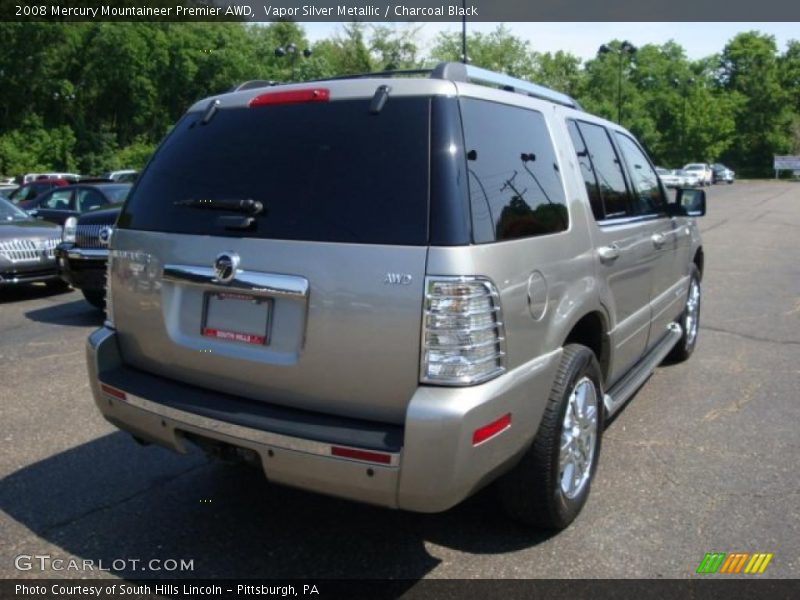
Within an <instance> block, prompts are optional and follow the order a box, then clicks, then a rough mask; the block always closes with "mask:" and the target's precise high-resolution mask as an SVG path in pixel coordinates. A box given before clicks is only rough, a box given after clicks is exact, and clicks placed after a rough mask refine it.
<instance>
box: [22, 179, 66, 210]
mask: <svg viewBox="0 0 800 600" xmlns="http://www.w3.org/2000/svg"><path fill="white" fill-rule="evenodd" d="M71 183H72V182H70V181H67V180H66V179H39V180H35V181H31V182H30V183H25V184H23V185H21V186H20V187H18V188H17V189H16V190H14V191H13V192H11V194H9V196H8V199H9V200H11V202H13V203H14V204H17V205H18V206H20V208H22V209H24V208H25V204H27V203H29V202H32V201H33V200H35V199H36V198H38V197H39V196H41V195H42V194H44V193H45V192H49V191H50V190H52V189H54V188H60V187H65V186H68V185H70V184H71Z"/></svg>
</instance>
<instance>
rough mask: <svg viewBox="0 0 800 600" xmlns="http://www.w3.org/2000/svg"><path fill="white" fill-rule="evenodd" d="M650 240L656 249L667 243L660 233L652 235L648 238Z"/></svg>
mask: <svg viewBox="0 0 800 600" xmlns="http://www.w3.org/2000/svg"><path fill="white" fill-rule="evenodd" d="M650 239H651V240H652V241H653V245H654V246H655V247H656V248H661V246H663V245H664V244H665V243H666V241H667V237H666V236H665V235H664V234H661V233H654V234H653V235H652V236H650Z"/></svg>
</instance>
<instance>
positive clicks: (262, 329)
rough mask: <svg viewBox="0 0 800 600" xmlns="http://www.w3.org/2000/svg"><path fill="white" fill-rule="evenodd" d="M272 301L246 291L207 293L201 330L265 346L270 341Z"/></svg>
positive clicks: (217, 336)
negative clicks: (245, 292) (238, 292)
mask: <svg viewBox="0 0 800 600" xmlns="http://www.w3.org/2000/svg"><path fill="white" fill-rule="evenodd" d="M271 313H272V303H271V301H270V300H269V299H268V298H259V297H256V296H249V295H247V294H235V293H228V292H219V293H218V292H214V293H209V294H207V295H206V302H205V317H204V319H203V328H202V334H203V335H204V336H205V337H210V338H214V339H217V340H225V341H228V342H239V343H242V344H253V345H256V346H265V345H267V344H268V343H269V325H270V316H271Z"/></svg>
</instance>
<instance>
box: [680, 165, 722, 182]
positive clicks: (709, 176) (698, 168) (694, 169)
mask: <svg viewBox="0 0 800 600" xmlns="http://www.w3.org/2000/svg"><path fill="white" fill-rule="evenodd" d="M683 170H684V171H689V172H691V173H697V179H698V185H711V184H712V183H714V173H713V171H712V170H711V167H710V166H709V165H708V164H707V163H689V164H687V165H684V167H683Z"/></svg>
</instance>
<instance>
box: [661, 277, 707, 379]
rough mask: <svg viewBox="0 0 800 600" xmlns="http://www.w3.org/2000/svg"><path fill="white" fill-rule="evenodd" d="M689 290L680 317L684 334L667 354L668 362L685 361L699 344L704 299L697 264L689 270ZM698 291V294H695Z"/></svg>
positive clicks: (679, 320)
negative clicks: (698, 336)
mask: <svg viewBox="0 0 800 600" xmlns="http://www.w3.org/2000/svg"><path fill="white" fill-rule="evenodd" d="M689 277H690V279H689V291H688V292H687V294H686V305H685V306H684V307H683V312H682V313H681V316H680V317H679V319H678V323H679V324H680V326H681V328H682V329H683V335H681V339H679V340H678V343H677V344H675V346H674V347H673V348H672V350H671V351H670V353H669V354H668V355H667V361H668V362H673V363H676V362H683V361H685V360H688V359H689V357H690V356H691V355H692V352H694V349H695V346H697V335H698V333H699V331H700V304H701V300H702V288H701V287H700V271H698V269H697V265H694V264H692V267H691V271H690V272H689ZM695 291H696V295H695Z"/></svg>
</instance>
